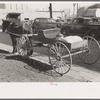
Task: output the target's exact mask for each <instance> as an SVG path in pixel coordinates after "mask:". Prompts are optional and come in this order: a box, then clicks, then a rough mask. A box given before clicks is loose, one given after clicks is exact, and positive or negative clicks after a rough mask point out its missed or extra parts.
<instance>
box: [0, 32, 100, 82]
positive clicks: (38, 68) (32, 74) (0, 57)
mask: <svg viewBox="0 0 100 100" xmlns="http://www.w3.org/2000/svg"><path fill="white" fill-rule="evenodd" d="M5 40H6V43H5ZM8 41H9V36H8V34H5V33H4V34H3V33H0V43H1V44H0V47H1V48H2V49H1V50H0V82H99V81H100V59H99V60H98V62H97V63H95V64H93V65H86V64H84V63H83V62H82V61H81V60H80V59H79V57H78V56H74V57H73V65H72V67H71V70H70V71H69V72H68V73H67V74H65V75H64V76H60V75H58V74H57V73H55V72H54V71H53V70H52V68H51V67H50V66H49V65H46V64H45V63H44V62H46V60H47V59H48V57H47V56H43V53H45V52H46V48H43V47H40V48H39V47H36V48H34V51H36V52H35V53H33V57H30V58H23V57H20V56H15V55H12V54H11V53H10V52H9V51H11V50H12V47H11V43H8ZM10 42H11V41H10ZM7 43H8V44H9V45H10V46H8V47H7V46H6V47H5V45H4V44H7ZM3 48H4V50H3ZM37 59H39V60H40V61H39V60H37Z"/></svg>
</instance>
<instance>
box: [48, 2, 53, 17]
mask: <svg viewBox="0 0 100 100" xmlns="http://www.w3.org/2000/svg"><path fill="white" fill-rule="evenodd" d="M49 11H50V18H52V4H51V3H50V5H49Z"/></svg>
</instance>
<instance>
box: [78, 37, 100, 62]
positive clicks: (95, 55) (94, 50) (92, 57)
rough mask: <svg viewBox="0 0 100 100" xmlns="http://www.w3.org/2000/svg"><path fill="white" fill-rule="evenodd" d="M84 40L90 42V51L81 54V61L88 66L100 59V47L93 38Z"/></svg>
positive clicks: (84, 38) (88, 47)
mask: <svg viewBox="0 0 100 100" xmlns="http://www.w3.org/2000/svg"><path fill="white" fill-rule="evenodd" d="M83 40H88V46H87V49H88V51H87V52H83V53H81V54H79V57H80V59H81V60H82V61H83V62H84V63H86V64H94V63H96V62H97V61H98V60H99V58H100V45H99V43H98V41H97V40H96V39H94V38H93V37H91V36H85V37H83ZM83 50H84V48H83Z"/></svg>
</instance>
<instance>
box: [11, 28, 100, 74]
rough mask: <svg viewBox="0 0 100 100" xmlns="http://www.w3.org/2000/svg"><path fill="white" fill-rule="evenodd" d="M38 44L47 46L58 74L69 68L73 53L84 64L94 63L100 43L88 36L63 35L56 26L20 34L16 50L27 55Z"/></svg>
mask: <svg viewBox="0 0 100 100" xmlns="http://www.w3.org/2000/svg"><path fill="white" fill-rule="evenodd" d="M10 34H12V33H10ZM38 44H42V46H45V47H46V48H48V58H49V64H50V66H51V67H52V68H53V69H54V71H55V72H57V73H58V74H60V75H64V74H66V73H67V72H68V71H69V70H70V69H71V66H72V56H73V55H79V58H80V59H81V60H82V61H83V62H84V63H86V64H94V63H96V62H97V61H98V59H99V57H100V45H99V43H98V41H97V40H96V39H94V38H93V37H90V36H85V37H83V38H81V37H79V36H67V37H63V35H61V34H60V30H59V29H58V28H55V29H46V30H40V31H39V32H38V33H37V34H23V35H21V36H20V38H19V40H18V41H17V46H16V48H17V52H18V54H19V55H21V56H27V57H29V56H31V55H32V54H33V51H34V46H39V45H38Z"/></svg>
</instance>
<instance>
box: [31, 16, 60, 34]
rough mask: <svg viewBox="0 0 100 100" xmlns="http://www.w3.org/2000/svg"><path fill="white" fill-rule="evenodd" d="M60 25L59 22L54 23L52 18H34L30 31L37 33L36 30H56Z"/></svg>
mask: <svg viewBox="0 0 100 100" xmlns="http://www.w3.org/2000/svg"><path fill="white" fill-rule="evenodd" d="M60 25H61V24H60V23H59V22H56V21H55V20H54V19H52V18H36V19H35V20H34V21H33V23H32V29H33V33H37V32H38V30H41V29H42V30H43V29H51V28H57V27H60Z"/></svg>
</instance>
